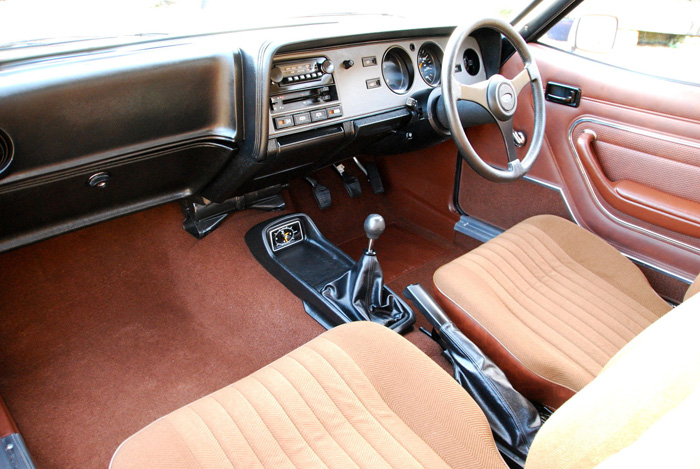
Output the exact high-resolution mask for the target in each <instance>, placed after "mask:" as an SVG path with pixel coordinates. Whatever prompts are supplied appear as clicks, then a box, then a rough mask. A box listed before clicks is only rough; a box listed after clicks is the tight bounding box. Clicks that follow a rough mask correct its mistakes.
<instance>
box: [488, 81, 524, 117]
mask: <svg viewBox="0 0 700 469" xmlns="http://www.w3.org/2000/svg"><path fill="white" fill-rule="evenodd" d="M486 96H487V102H488V105H489V110H490V111H491V113H492V114H493V115H494V116H495V117H496V118H497V119H499V120H502V121H505V120H508V119H510V118H511V117H513V114H515V110H516V108H517V106H518V93H517V92H516V91H515V87H514V86H513V85H512V84H511V82H510V80H508V79H507V78H505V77H503V76H501V75H494V76H493V77H491V79H490V80H489V86H488V89H487V91H486Z"/></svg>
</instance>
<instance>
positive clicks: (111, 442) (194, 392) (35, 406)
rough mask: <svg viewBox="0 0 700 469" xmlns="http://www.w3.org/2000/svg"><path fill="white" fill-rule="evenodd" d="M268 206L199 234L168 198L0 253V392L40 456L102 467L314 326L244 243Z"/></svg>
mask: <svg viewBox="0 0 700 469" xmlns="http://www.w3.org/2000/svg"><path fill="white" fill-rule="evenodd" d="M270 216H271V215H270V214H267V213H259V212H252V211H250V212H243V213H239V214H236V215H234V216H233V217H230V218H229V219H228V220H227V221H226V222H225V223H224V225H223V226H222V227H221V228H219V229H218V230H217V231H215V232H214V233H212V234H211V235H210V236H208V237H207V238H205V239H203V240H201V241H199V242H198V241H196V240H195V239H194V238H192V237H191V236H190V235H189V234H187V233H185V231H183V230H182V228H181V226H180V224H181V221H182V217H181V215H180V213H179V209H178V207H177V206H176V205H168V206H164V207H160V208H157V209H154V210H149V211H147V212H143V213H139V214H136V215H132V216H129V217H126V218H121V219H118V220H114V221H111V222H108V223H104V224H101V225H97V226H94V227H91V228H88V229H85V230H81V231H78V232H75V233H71V234H68V235H65V236H61V237H58V238H54V239H51V240H49V241H46V242H43V243H39V244H36V245H33V246H29V247H27V248H23V249H20V250H16V251H13V252H10V253H6V254H3V255H2V256H0V271H2V273H3V274H2V278H1V279H0V291H1V292H2V293H1V295H2V296H1V300H0V301H1V303H2V305H3V306H2V313H1V314H2V324H3V326H2V328H0V356H1V357H2V374H1V375H0V392H1V393H2V395H3V397H4V398H5V401H6V403H7V406H8V407H9V408H10V410H11V412H12V414H13V416H14V418H15V420H16V421H17V424H18V426H19V428H20V431H21V432H22V433H23V435H24V437H25V439H26V441H27V444H28V446H29V449H30V451H31V452H32V455H33V457H34V458H35V459H36V462H37V464H38V466H39V467H105V466H106V465H107V464H108V463H109V459H110V457H111V455H112V453H113V452H114V450H115V449H116V448H117V446H118V445H119V443H121V441H123V440H124V439H125V438H127V437H128V436H129V435H131V434H132V433H134V432H135V431H137V430H139V429H140V428H141V427H143V426H145V425H146V424H148V423H150V422H151V421H153V420H155V419H156V418H158V417H160V416H162V415H164V414H166V413H168V412H170V411H172V410H174V409H176V408H178V407H180V406H182V405H184V404H187V403H188V402H190V401H192V400H194V399H196V398H199V397H201V396H203V395H206V394H208V393H210V392H212V391H214V390H216V389H219V388H221V387H223V386H225V385H227V384H230V383H232V382H234V381H235V380H237V379H239V378H241V377H243V376H245V375H247V374H249V373H251V372H252V371H255V370H256V369H258V368H260V367H262V366H264V365H266V364H267V363H269V362H271V361H272V360H274V359H276V358H278V357H280V356H282V355H283V354H285V353H287V352H289V351H290V350H292V349H294V348H295V347H297V346H299V345H301V344H303V343H305V342H307V341H308V340H310V339H311V338H313V337H315V336H316V335H318V334H319V333H321V332H322V331H323V328H322V327H321V326H320V325H318V324H317V323H316V322H315V321H313V320H312V319H311V318H310V317H308V316H307V315H306V314H305V313H304V311H303V309H302V308H301V303H300V301H299V300H298V299H297V298H296V297H295V296H294V295H292V294H291V293H290V292H288V291H287V290H286V289H285V288H283V287H282V285H281V284H279V283H278V282H277V281H276V280H274V279H273V278H272V277H271V276H270V275H269V274H268V273H267V272H266V271H265V270H264V269H263V268H262V267H261V266H259V265H258V263H257V262H255V261H254V259H253V258H252V256H251V255H250V253H249V251H248V248H247V247H246V245H245V243H243V242H242V239H243V235H244V233H245V232H246V231H247V229H248V228H249V227H251V226H252V225H253V224H255V223H257V222H259V221H262V220H263V219H265V218H269V217H270ZM242 299H245V301H242Z"/></svg>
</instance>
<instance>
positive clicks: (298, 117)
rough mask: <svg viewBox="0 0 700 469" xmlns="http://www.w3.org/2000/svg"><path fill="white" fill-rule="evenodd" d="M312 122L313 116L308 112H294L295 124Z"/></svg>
mask: <svg viewBox="0 0 700 469" xmlns="http://www.w3.org/2000/svg"><path fill="white" fill-rule="evenodd" d="M309 122H311V116H310V115H309V113H308V112H302V113H301V114H294V125H303V124H308V123H309Z"/></svg>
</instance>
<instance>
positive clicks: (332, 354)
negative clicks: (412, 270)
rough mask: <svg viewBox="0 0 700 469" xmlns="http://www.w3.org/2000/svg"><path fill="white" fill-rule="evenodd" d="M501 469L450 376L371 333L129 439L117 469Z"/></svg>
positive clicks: (355, 330)
mask: <svg viewBox="0 0 700 469" xmlns="http://www.w3.org/2000/svg"><path fill="white" fill-rule="evenodd" d="M263 466H265V467H275V468H277V467H324V466H333V467H402V468H404V467H474V468H477V467H479V468H481V467H505V463H504V462H503V460H502V459H501V457H500V455H499V453H498V451H497V449H496V447H495V443H494V440H493V437H492V435H491V431H490V429H489V426H488V423H487V421H486V418H485V417H484V415H483V413H482V412H481V410H480V409H479V407H478V406H477V405H476V404H475V402H474V401H473V400H472V399H471V398H470V397H469V395H468V394H467V393H466V392H465V391H464V390H463V389H462V388H461V387H460V386H459V385H458V384H457V383H456V381H454V380H453V379H452V378H451V377H450V376H449V375H448V374H447V373H445V371H443V370H442V369H441V368H439V367H438V366H437V365H435V363H433V362H432V360H431V359H430V358H428V357H427V356H426V355H425V354H423V353H422V352H421V351H420V350H418V349H417V348H416V347H415V346H413V345H412V344H411V343H410V342H408V341H406V340H405V339H403V338H402V337H401V336H399V335H398V334H396V333H395V332H393V331H391V330H389V329H387V328H384V327H382V326H379V325H377V324H374V323H371V322H359V323H349V324H346V325H343V326H339V327H337V328H335V329H332V330H330V331H328V332H326V333H324V334H322V335H321V336H319V337H318V338H316V339H314V340H313V341H311V342H309V343H308V344H306V345H304V346H302V347H300V348H299V349H297V350H295V351H293V352H291V353H289V354H288V355H286V356H285V357H282V358H280V359H279V360H277V361H275V362H273V363H271V364H270V365H268V366H266V367H265V368H263V369H261V370H259V371H257V372H255V373H254V374H252V375H250V376H248V377H247V378H244V379H242V380H240V381H238V382H236V383H234V384H232V385H230V386H228V387H226V388H224V389H222V390H220V391H217V392H215V393H213V394H211V395H209V396H207V397H204V398H202V399H200V400H198V401H196V402H194V403H192V404H190V405H188V406H186V407H183V408H181V409H179V410H177V411H175V412H173V413H171V414H169V415H167V416H165V417H163V418H162V419H160V420H157V421H156V422H154V423H153V424H151V425H150V426H148V427H146V428H145V429H144V430H142V431H141V432H139V433H137V434H135V435H134V436H132V437H131V438H129V439H128V440H127V441H126V442H124V444H123V445H122V446H121V447H120V448H119V450H118V451H117V452H116V454H115V456H114V458H113V460H112V465H111V467H112V468H118V469H124V468H146V467H147V468H157V467H164V468H165V467H167V468H199V467H206V468H224V467H263Z"/></svg>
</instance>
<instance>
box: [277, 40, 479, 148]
mask: <svg viewBox="0 0 700 469" xmlns="http://www.w3.org/2000/svg"><path fill="white" fill-rule="evenodd" d="M447 39H448V38H447V37H444V36H443V37H423V38H416V39H408V40H398V41H397V40H392V41H386V42H376V43H369V44H353V45H346V46H343V47H337V48H330V49H320V50H315V51H312V52H305V53H297V54H294V53H292V54H281V55H277V56H275V58H274V61H273V64H272V65H273V68H272V73H271V78H272V85H271V89H270V119H271V121H270V135H271V136H277V135H284V134H289V133H293V132H296V131H301V130H303V129H308V128H313V127H318V126H319V125H323V122H324V121H326V120H332V121H335V122H338V121H342V120H351V119H357V118H360V117H365V116H369V115H372V114H376V113H377V112H381V111H386V110H389V109H395V108H401V107H403V106H405V105H406V101H407V99H409V98H410V97H411V95H412V94H414V93H419V92H424V91H430V90H432V89H434V88H436V87H438V86H439V85H440V72H441V64H442V55H443V49H444V47H445V45H446V44H447ZM460 55H462V56H463V57H464V58H465V60H464V61H463V62H464V63H465V65H462V64H460V65H458V69H457V70H455V77H456V78H457V79H458V80H460V81H461V82H463V83H476V82H478V81H482V80H485V79H486V75H485V72H484V70H483V68H482V67H480V66H479V64H480V63H481V60H480V56H481V51H480V48H479V44H478V43H477V42H476V40H475V39H473V38H469V40H468V43H467V44H466V45H465V46H464V47H463V49H462V51H460ZM467 56H468V57H469V59H467ZM467 63H469V65H470V66H469V68H468V67H467V66H466V64H467ZM474 64H476V65H474ZM275 79H278V81H275ZM317 110H318V111H319V112H314V111H317ZM324 111H325V112H324ZM307 113H309V115H308V116H307Z"/></svg>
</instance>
